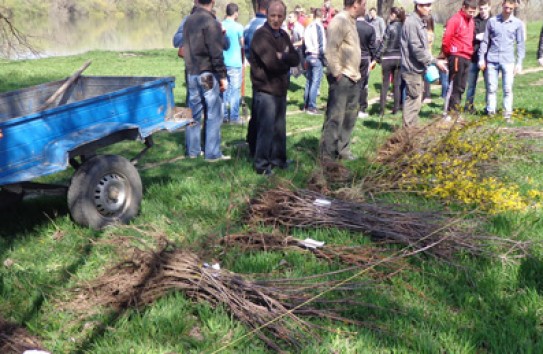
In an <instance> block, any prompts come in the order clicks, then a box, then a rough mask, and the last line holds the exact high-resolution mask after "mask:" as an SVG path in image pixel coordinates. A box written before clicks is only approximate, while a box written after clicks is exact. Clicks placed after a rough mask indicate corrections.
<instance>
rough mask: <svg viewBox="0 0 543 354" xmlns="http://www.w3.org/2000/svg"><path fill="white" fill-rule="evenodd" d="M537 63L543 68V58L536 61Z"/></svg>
mask: <svg viewBox="0 0 543 354" xmlns="http://www.w3.org/2000/svg"><path fill="white" fill-rule="evenodd" d="M537 61H538V62H539V65H541V66H543V57H541V58H539V59H537Z"/></svg>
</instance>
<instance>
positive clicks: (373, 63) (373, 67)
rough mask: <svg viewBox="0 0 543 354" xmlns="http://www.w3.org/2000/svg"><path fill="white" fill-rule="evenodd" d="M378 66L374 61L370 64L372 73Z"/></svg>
mask: <svg viewBox="0 0 543 354" xmlns="http://www.w3.org/2000/svg"><path fill="white" fill-rule="evenodd" d="M376 66H377V62H376V61H375V60H374V61H372V62H371V63H370V71H372V70H373V69H375V67H376Z"/></svg>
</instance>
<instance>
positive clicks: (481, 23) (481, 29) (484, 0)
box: [464, 0, 491, 113]
mask: <svg viewBox="0 0 543 354" xmlns="http://www.w3.org/2000/svg"><path fill="white" fill-rule="evenodd" d="M490 16H491V15H490V0H480V1H479V14H478V15H477V16H475V18H474V21H475V33H474V34H473V55H472V56H471V64H470V66H469V69H468V88H467V90H466V104H465V106H464V110H465V111H466V112H470V113H474V111H475V110H474V107H473V99H474V98H475V89H476V88H477V79H478V78H479V72H480V70H479V46H480V45H481V41H482V40H483V37H484V35H485V28H486V23H487V22H488V19H489V18H490ZM483 76H484V75H483Z"/></svg>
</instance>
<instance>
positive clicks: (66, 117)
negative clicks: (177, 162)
mask: <svg viewBox="0 0 543 354" xmlns="http://www.w3.org/2000/svg"><path fill="white" fill-rule="evenodd" d="M65 84H66V81H65V80H61V81H57V82H50V83H46V84H42V85H37V86H33V87H29V88H25V89H21V90H17V91H12V92H7V93H3V94H0V204H4V205H6V204H8V205H9V204H10V203H12V201H13V199H20V198H22V196H23V194H24V192H25V190H27V189H28V188H35V187H36V185H35V183H33V182H32V181H33V180H34V179H36V178H38V177H42V176H46V175H50V174H53V173H56V172H59V171H63V170H65V169H67V168H69V167H70V166H71V167H73V168H74V169H75V173H74V175H73V177H72V179H71V182H70V185H69V186H67V187H66V189H67V200H68V207H69V210H70V214H71V216H72V218H73V220H74V221H76V222H78V223H80V224H82V225H85V226H89V227H92V228H95V229H101V228H103V227H105V226H107V225H111V224H115V223H126V222H128V221H129V220H131V219H132V218H133V217H134V216H136V215H137V213H138V212H139V207H140V203H141V198H142V185H141V179H140V177H139V174H138V171H137V170H136V168H135V167H134V165H133V162H134V161H135V160H137V158H139V157H140V156H141V155H142V154H143V153H144V152H145V151H146V150H147V149H148V148H150V147H151V146H152V144H153V141H152V135H153V134H154V133H155V132H158V131H161V130H168V131H174V130H177V129H180V128H182V127H184V126H186V125H187V124H189V123H190V121H191V118H190V117H181V118H178V117H176V115H174V97H173V87H174V84H175V82H174V78H172V77H105V76H99V77H96V76H79V77H77V79H76V80H74V82H73V83H72V84H71V85H70V86H69V88H67V89H66V90H65V91H63V92H62V95H59V96H58V97H55V93H56V92H59V88H62V87H63V85H65ZM52 97H55V99H54V102H49V103H48V104H47V105H49V104H50V106H48V107H45V109H44V102H47V101H48V99H49V100H50V99H51V98H52ZM123 140H138V141H141V142H143V143H145V147H144V149H143V150H142V152H141V153H140V154H138V155H137V156H135V157H134V158H133V159H132V161H129V160H127V159H126V158H124V157H122V156H118V155H97V153H96V152H97V150H98V149H99V148H102V147H105V146H108V145H111V144H114V143H117V142H119V141H123ZM41 187H43V188H46V187H47V186H41Z"/></svg>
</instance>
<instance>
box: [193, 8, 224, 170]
mask: <svg viewBox="0 0 543 354" xmlns="http://www.w3.org/2000/svg"><path fill="white" fill-rule="evenodd" d="M213 4H214V0H198V7H197V8H196V9H195V10H194V12H193V13H192V15H190V16H189V17H188V18H187V21H186V22H185V25H184V28H183V38H184V43H183V46H184V48H185V49H186V50H185V60H186V62H187V68H188V86H189V107H190V109H191V110H192V117H193V118H194V121H195V123H194V124H192V125H190V126H189V127H187V130H186V132H185V140H186V148H187V155H188V157H189V158H196V157H198V156H199V155H200V154H201V151H202V147H201V132H202V117H203V113H204V112H206V114H207V117H206V124H205V145H204V157H205V159H206V161H209V162H214V161H219V160H227V159H229V158H230V157H229V156H224V155H223V154H222V152H221V123H222V118H223V117H222V109H221V107H222V99H221V95H220V93H221V92H224V90H226V88H227V86H228V81H227V79H226V66H225V65H224V57H223V44H224V43H223V34H222V29H221V26H220V24H219V22H217V20H216V18H215V16H214V15H213V14H212V13H211V9H212V8H213Z"/></svg>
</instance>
